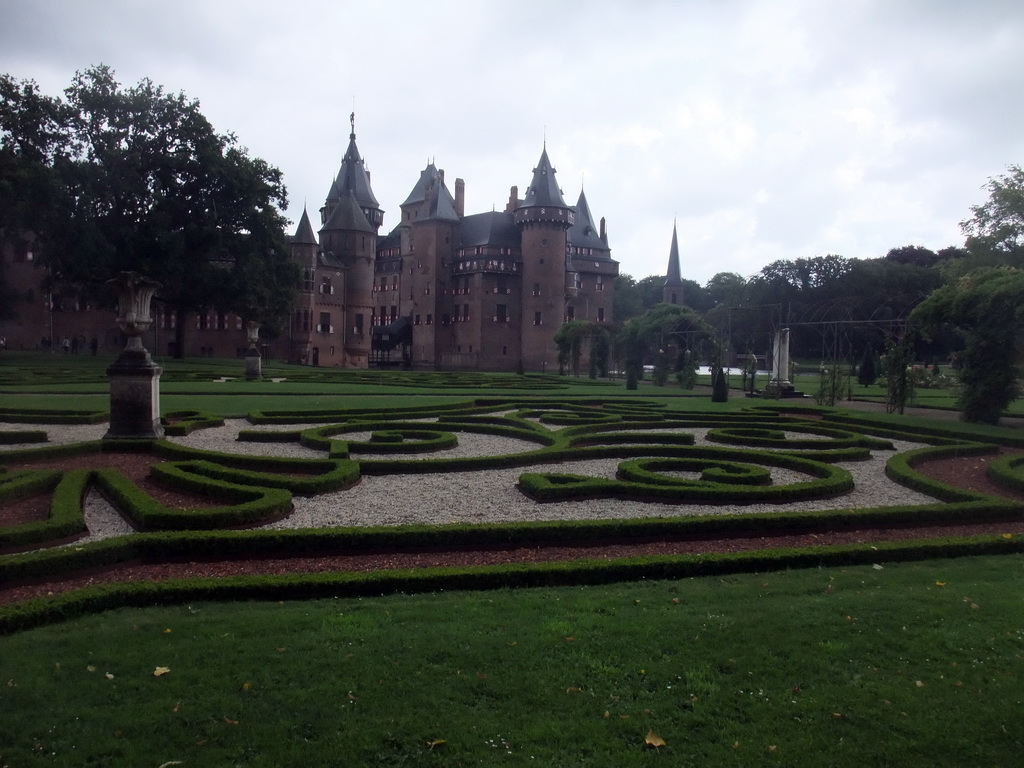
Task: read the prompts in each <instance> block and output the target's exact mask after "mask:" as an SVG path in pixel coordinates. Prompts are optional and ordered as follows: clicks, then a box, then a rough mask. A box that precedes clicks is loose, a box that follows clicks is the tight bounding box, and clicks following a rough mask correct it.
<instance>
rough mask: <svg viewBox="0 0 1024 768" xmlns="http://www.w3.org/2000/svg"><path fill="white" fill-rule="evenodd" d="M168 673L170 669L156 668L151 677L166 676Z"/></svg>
mask: <svg viewBox="0 0 1024 768" xmlns="http://www.w3.org/2000/svg"><path fill="white" fill-rule="evenodd" d="M170 671H171V668H170V667H157V668H156V669H154V670H153V677H160V676H161V675H166V674H167V673H168V672H170Z"/></svg>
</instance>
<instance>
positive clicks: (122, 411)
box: [103, 272, 164, 440]
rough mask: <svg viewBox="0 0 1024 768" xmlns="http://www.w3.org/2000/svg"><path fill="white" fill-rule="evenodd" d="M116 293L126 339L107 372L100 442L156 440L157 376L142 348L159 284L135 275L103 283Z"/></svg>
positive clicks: (119, 322) (158, 370) (157, 369)
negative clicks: (105, 424) (106, 423)
mask: <svg viewBox="0 0 1024 768" xmlns="http://www.w3.org/2000/svg"><path fill="white" fill-rule="evenodd" d="M107 284H108V285H110V286H111V287H113V288H114V290H115V291H116V292H117V325H118V327H119V328H120V329H121V331H122V332H123V333H124V334H125V335H126V336H127V337H128V343H127V344H125V347H124V349H123V350H121V354H120V355H118V357H117V359H116V360H115V361H114V362H113V363H112V364H111V365H110V367H109V368H107V376H109V377H110V428H109V429H108V430H107V434H105V435H104V436H103V439H104V440H116V439H127V438H153V439H155V438H160V437H163V436H164V428H163V426H162V425H161V424H160V374H161V373H162V372H163V369H162V368H160V366H159V365H157V364H156V363H154V362H153V358H151V357H150V356H149V352H147V351H146V348H145V347H143V346H142V334H143V333H145V332H146V330H147V329H148V328H149V326H150V325H151V324H152V322H153V318H152V317H151V316H150V314H149V304H150V301H152V299H153V295H154V294H155V293H156V289H157V288H159V287H160V284H159V283H157V282H155V281H153V280H150V279H149V278H147V277H143V276H142V275H140V274H139V273H138V272H122V273H121V274H120V275H119V276H118V277H116V278H115V279H113V280H110V281H108V283H107Z"/></svg>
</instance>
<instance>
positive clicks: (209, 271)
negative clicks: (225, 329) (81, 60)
mask: <svg viewBox="0 0 1024 768" xmlns="http://www.w3.org/2000/svg"><path fill="white" fill-rule="evenodd" d="M4 84H5V89H4V92H3V102H2V103H0V114H2V117H0V128H2V130H3V134H4V135H3V140H4V142H5V146H6V145H10V146H13V147H18V146H22V145H29V146H33V145H34V144H40V143H42V142H41V141H40V140H36V139H34V138H33V137H34V136H36V135H37V134H41V135H43V136H46V135H47V130H49V128H50V127H54V128H55V129H54V130H53V131H52V133H53V139H52V141H51V143H50V148H49V151H48V152H41V153H38V152H37V153H36V155H35V156H33V157H32V158H30V160H31V163H32V164H33V165H34V166H35V167H36V168H37V169H40V168H41V169H43V171H45V173H44V175H45V177H46V178H47V179H48V181H49V184H50V186H49V190H50V192H51V196H50V203H49V204H48V205H44V206H43V207H42V212H41V215H40V217H39V218H40V219H41V220H39V221H37V222H35V225H34V229H35V230H36V232H37V233H38V234H39V235H40V237H41V239H42V246H43V247H42V255H43V258H45V259H46V260H47V262H48V264H49V266H50V269H51V273H52V274H53V275H54V277H55V279H57V280H59V281H62V282H64V283H68V284H73V285H76V286H79V287H80V288H81V289H82V290H85V291H89V292H97V291H98V290H100V289H101V286H103V285H104V283H105V282H106V280H108V279H110V278H111V277H113V276H114V275H116V274H117V273H118V272H119V271H121V270H134V271H138V272H142V273H144V274H145V275H147V276H148V277H151V278H152V279H154V280H157V281H158V282H160V283H161V285H162V287H161V289H160V292H159V294H158V299H159V300H161V301H163V302H165V304H166V305H167V306H168V307H169V308H170V309H171V310H173V311H174V312H176V313H177V314H178V315H179V317H178V322H177V324H176V328H177V333H178V339H177V342H178V343H177V344H176V350H177V354H178V355H179V356H180V355H181V354H183V352H184V347H185V345H184V343H183V342H184V336H183V334H184V332H185V328H186V327H187V323H185V322H183V320H184V315H185V314H187V313H189V312H193V311H196V310H206V309H210V308H216V309H219V310H222V311H234V312H237V313H239V314H240V315H242V316H243V317H244V318H245V319H247V320H253V321H256V322H258V323H261V324H273V323H274V322H275V321H276V320H278V319H280V318H281V317H282V315H283V313H284V312H285V311H286V309H287V306H288V305H289V303H290V301H291V298H292V296H293V294H294V290H295V287H296V284H297V274H296V270H295V268H294V266H293V265H292V263H291V262H290V260H289V258H288V252H287V247H286V243H285V240H284V225H285V223H286V222H285V220H284V218H283V216H282V214H281V210H282V209H283V208H284V207H285V205H286V204H287V198H286V192H285V188H284V185H283V183H282V180H281V172H280V171H279V170H278V169H277V168H274V167H273V166H271V165H269V164H267V163H266V162H264V161H263V160H261V159H259V158H252V157H250V156H249V155H248V152H247V151H246V150H245V149H244V148H242V147H240V146H239V145H238V141H237V139H236V137H235V136H234V135H233V134H230V133H227V134H224V133H217V132H216V131H215V130H214V129H213V127H212V126H211V125H210V123H209V121H208V120H207V119H206V118H205V117H204V116H203V114H202V113H201V112H200V109H199V103H198V102H197V101H195V100H193V99H189V98H187V97H186V96H185V95H184V94H182V93H177V94H170V93H167V92H165V91H164V89H163V88H162V87H161V86H158V85H155V84H153V83H152V82H151V81H150V80H142V81H140V82H139V83H138V84H137V85H135V86H132V87H127V88H126V87H122V86H121V84H120V83H119V82H118V81H117V79H116V77H115V75H114V72H113V70H111V69H110V68H109V67H106V66H98V67H93V68H91V69H88V70H85V71H84V72H79V73H77V74H76V75H75V77H74V80H73V82H72V84H71V86H70V87H69V88H67V89H66V90H65V94H64V98H63V99H49V98H47V97H42V96H40V95H39V94H38V91H37V90H36V89H35V88H34V85H33V84H30V83H20V84H18V83H14V81H12V80H11V79H10V78H6V79H5V81H4ZM39 105H41V106H39ZM33 109H35V111H36V112H38V113H39V114H40V116H41V117H40V119H41V120H42V121H44V122H45V121H49V122H48V123H46V125H45V126H44V127H46V129H47V130H43V128H40V127H38V126H37V125H36V123H35V122H34V121H33V120H32V119H29V118H30V116H31V114H32V110H33ZM26 115H27V116H28V117H26ZM18 116H22V117H21V118H20V119H17V118H18ZM51 116H52V117H51ZM22 154H23V155H24V153H22Z"/></svg>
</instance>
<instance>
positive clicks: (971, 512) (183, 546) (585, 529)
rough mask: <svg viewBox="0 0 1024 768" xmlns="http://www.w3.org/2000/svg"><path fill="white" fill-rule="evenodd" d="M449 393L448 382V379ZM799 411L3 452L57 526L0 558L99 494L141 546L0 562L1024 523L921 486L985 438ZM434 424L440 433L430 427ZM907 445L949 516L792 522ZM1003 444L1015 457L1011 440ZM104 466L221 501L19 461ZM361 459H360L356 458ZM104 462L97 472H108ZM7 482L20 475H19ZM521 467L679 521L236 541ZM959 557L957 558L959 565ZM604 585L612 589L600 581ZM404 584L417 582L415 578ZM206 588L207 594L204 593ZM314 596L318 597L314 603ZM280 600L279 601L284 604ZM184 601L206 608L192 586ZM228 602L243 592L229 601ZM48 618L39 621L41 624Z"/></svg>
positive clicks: (355, 424)
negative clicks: (107, 455) (310, 455)
mask: <svg viewBox="0 0 1024 768" xmlns="http://www.w3.org/2000/svg"><path fill="white" fill-rule="evenodd" d="M438 381H444V378H443V377H441V378H439V379H438ZM795 410H796V409H794V408H793V407H789V408H784V407H783V406H777V407H773V406H764V405H758V406H757V407H755V408H752V409H749V410H745V411H742V412H683V411H672V410H671V409H669V408H667V407H666V403H665V402H655V401H648V400H638V399H622V400H607V399H606V400H602V401H595V400H586V399H579V400H558V399H554V398H551V397H543V398H522V397H518V398H501V397H496V398H495V397H492V398H478V399H476V400H474V401H471V402H463V403H452V404H450V405H445V406H430V407H411V408H399V409H383V408H361V409H346V410H331V409H320V410H307V411H301V410H296V411H266V412H259V413H253V414H250V416H249V421H250V422H251V424H252V425H253V428H252V429H246V430H242V431H241V432H240V433H239V434H238V439H239V440H240V441H247V442H264V443H266V444H267V445H268V448H267V453H273V451H274V449H273V448H272V447H270V446H271V445H272V444H274V443H297V444H301V445H303V446H306V447H307V448H312V449H314V450H316V451H319V452H320V453H321V454H322V458H316V459H289V458H280V457H275V456H251V455H244V454H238V453H227V452H214V451H207V450H200V449H197V448H193V447H189V446H186V445H182V444H180V443H176V442H173V441H171V440H159V441H146V440H142V441H117V442H116V445H112V444H108V443H104V442H103V441H94V442H88V443H81V444H77V445H47V446H45V447H40V448H21V449H15V450H5V451H3V452H0V463H2V464H4V467H0V504H2V503H3V502H4V501H5V500H14V499H18V498H23V497H25V496H27V495H34V494H49V495H50V512H49V516H48V518H47V519H46V520H42V521H37V522H32V523H27V524H23V525H19V526H8V527H0V548H2V549H6V550H8V551H12V550H13V549H15V548H24V547H28V546H39V545H41V544H46V543H52V542H56V541H59V540H66V539H67V538H68V537H71V536H75V535H77V534H79V533H81V532H83V531H84V530H85V522H84V519H83V513H82V499H83V496H84V494H85V493H86V490H87V489H88V488H89V487H90V486H92V487H95V488H98V489H100V490H101V492H102V493H104V495H106V496H107V497H108V498H109V499H110V500H111V501H112V502H113V503H114V504H115V506H116V507H117V508H118V509H119V510H120V511H121V512H122V514H124V515H125V516H126V517H128V518H129V519H130V520H131V521H132V522H133V524H134V525H135V526H137V527H138V528H139V529H140V531H141V532H140V533H137V534H134V535H131V536H123V537H118V538H115V539H109V540H103V541H96V542H91V543H83V544H81V545H80V546H76V547H73V548H62V549H52V550H46V549H42V550H38V551H34V552H27V553H23V554H8V555H0V584H2V583H3V582H5V581H8V582H9V581H11V580H17V579H23V578H33V577H39V576H45V575H52V574H55V573H61V572H72V571H74V570H76V569H81V568H94V567H104V566H105V565H110V564H114V563H117V562H125V561H127V560H131V559H135V558H140V557H141V558H143V559H145V560H153V561H159V560H161V559H166V558H175V557H243V556H244V557H252V556H256V557H270V556H289V555H295V554H308V553H310V552H337V551H352V550H357V551H370V550H374V549H375V548H408V547H424V546H429V547H459V546H476V547H482V546H505V545H511V544H519V545H527V546H535V545H539V544H543V543H550V542H579V541H606V540H608V539H615V540H629V539H633V538H645V537H651V536H691V535H703V536H721V535H754V534H757V535H763V533H764V532H765V531H783V530H794V529H798V530H829V529H832V528H834V527H836V526H856V527H864V526H872V525H901V524H925V523H939V522H944V523H953V522H973V521H995V520H1020V519H1021V517H1022V505H1021V504H1019V503H1016V502H1012V501H1008V500H1005V499H996V498H993V497H990V496H986V495H983V494H979V493H976V492H972V491H966V490H963V489H960V488H954V487H950V486H946V485H943V484H941V483H938V482H936V481H934V480H931V479H930V478H928V477H926V476H925V475H923V474H921V473H920V472H918V471H917V470H916V468H915V467H916V466H918V465H919V464H920V463H921V462H924V461H928V460H930V459H933V458H937V457H942V456H953V455H959V456H963V455H971V454H979V455H980V454H991V453H995V452H997V451H998V445H996V444H995V443H992V442H980V441H978V440H977V439H972V438H973V437H974V436H973V435H971V434H970V431H969V430H966V429H965V428H963V427H961V426H958V425H950V426H949V427H948V428H938V427H934V426H928V427H909V426H906V425H905V424H904V423H901V422H899V421H897V420H893V419H889V420H880V419H878V418H875V417H865V418H859V417H857V416H850V415H848V414H841V413H836V412H834V411H829V410H827V409H805V410H813V411H814V415H815V417H816V419H815V420H813V421H812V420H809V419H805V418H801V417H800V415H799V414H797V413H796V412H795ZM47 414H48V415H46V416H45V417H44V415H43V414H41V413H39V412H31V413H29V412H19V413H12V412H11V411H7V412H2V411H0V421H13V422H16V423H25V424H33V423H35V424H40V423H47V422H48V421H49V419H53V420H54V422H52V423H56V422H58V421H59V420H60V419H61V418H64V419H66V420H67V421H76V423H81V422H82V421H85V420H95V414H85V413H83V412H68V413H64V414H59V413H56V412H47ZM171 419H172V423H171V424H169V425H168V429H167V431H168V434H169V435H172V436H173V435H175V434H177V435H187V434H188V433H190V432H192V431H194V430H196V429H202V428H205V427H210V426H218V425H220V424H222V423H223V422H222V421H221V420H220V419H219V418H218V417H216V416H211V415H210V414H203V413H200V412H198V411H183V412H178V413H175V414H172V415H171ZM427 419H431V420H433V421H424V420H427ZM19 420H20V421H19ZM311 423H312V424H320V425H321V426H317V427H313V428H308V429H302V428H301V427H298V426H297V427H296V428H295V429H292V430H288V429H285V430H265V429H260V427H261V426H262V425H271V424H273V425H284V426H287V425H289V424H294V425H308V424H311ZM698 430H700V431H701V432H702V433H705V434H706V436H707V439H708V440H709V441H712V442H717V443H719V445H718V446H708V445H696V444H695V434H696V433H697V431H698ZM37 432H42V431H40V430H37ZM356 433H369V434H370V438H369V439H368V440H359V441H353V440H349V439H346V436H348V435H353V434H356ZM463 433H476V434H485V435H496V436H503V437H508V438H514V439H517V440H523V441H526V442H527V443H528V444H530V445H529V446H528V447H527V448H525V449H523V450H519V451H518V452H516V453H509V454H505V455H493V456H458V455H456V456H450V455H447V453H448V452H450V450H451V449H453V448H456V447H457V446H458V445H459V444H460V442H459V436H460V434H463ZM8 434H10V433H8ZM794 435H796V436H795V437H794ZM43 436H44V437H45V434H44V435H43ZM894 440H904V441H910V442H915V443H918V444H920V445H923V446H925V447H921V448H918V449H915V450H912V451H906V452H902V453H895V454H894V455H892V456H890V457H889V458H888V461H887V463H886V474H887V475H888V476H889V477H890V478H891V479H893V480H894V481H896V482H898V483H901V484H903V485H906V486H908V487H911V488H914V489H916V490H919V491H921V492H923V493H926V494H928V495H930V496H932V497H933V498H935V499H937V501H936V502H934V503H928V504H923V505H917V506H913V507H896V506H893V507H880V508H876V509H845V510H844V509H840V510H830V511H822V512H793V511H787V510H786V508H785V504H786V503H787V502H790V501H795V500H798V499H815V498H823V497H831V496H836V495H837V494H842V493H844V492H846V491H848V490H849V489H850V488H852V487H853V479H852V476H851V473H850V472H849V471H848V470H847V469H845V468H843V467H841V466H837V465H838V464H840V463H843V462H853V461H859V460H863V459H866V458H869V457H870V456H871V453H872V451H892V450H894V445H893V442H892V441H894ZM1008 444H1015V443H1014V442H1013V441H1012V440H1008ZM726 446H728V447H726ZM107 450H118V451H125V450H131V451H137V452H140V453H146V454H150V455H151V456H152V461H153V466H152V468H151V476H152V478H153V479H154V481H156V482H159V483H161V484H164V485H167V486H169V487H172V488H176V489H179V490H182V491H187V492H189V493H194V494H200V495H202V496H204V497H206V498H207V499H208V500H209V501H208V503H207V504H204V505H199V506H197V508H195V509H178V508H169V507H165V506H163V505H161V504H159V503H158V502H157V501H156V500H155V499H153V498H152V497H150V496H149V495H148V494H146V493H145V492H144V491H143V490H141V489H140V488H139V487H138V486H137V485H136V484H135V483H133V482H132V481H130V480H129V479H128V478H126V477H125V476H123V475H121V474H120V473H118V472H116V471H114V470H112V469H104V468H99V469H94V470H74V471H67V472H63V473H62V472H59V471H57V470H38V469H32V468H31V465H30V464H24V465H23V466H21V464H22V463H23V462H30V461H32V460H35V459H44V458H45V459H53V458H59V457H64V456H75V455H85V454H100V455H102V453H103V452H104V451H107ZM415 453H419V454H422V455H421V456H419V457H416V458H413V457H411V456H408V455H406V454H415ZM353 455H354V456H355V457H356V458H354V459H353V458H350V456H353ZM588 458H593V459H598V458H601V459H609V458H610V459H619V460H620V462H619V469H618V475H617V477H616V479H613V480H612V479H605V478H596V477H588V476H583V475H573V474H564V473H560V472H551V473H545V472H538V471H536V470H531V469H530V468H532V467H542V466H543V465H545V464H551V463H560V462H564V461H567V460H578V459H588ZM98 463H99V464H102V457H100V460H99V462H98ZM7 466H10V467H11V469H12V471H6V469H5V468H6V467H7ZM1022 466H1024V457H1021V456H1010V457H1004V458H999V459H996V460H994V461H993V462H992V463H991V464H990V465H989V472H990V475H991V476H992V477H993V478H994V479H995V480H996V481H997V482H999V483H1001V484H1003V485H1004V486H1005V487H1010V488H1015V489H1017V490H1024V479H1022V473H1021V467H1022ZM512 467H515V468H520V467H521V468H523V469H524V470H526V471H524V472H523V473H522V474H521V475H520V487H521V489H522V490H523V492H525V493H527V494H528V495H529V496H531V497H532V498H535V499H537V500H540V501H572V500H576V499H585V498H593V497H616V498H629V499H639V500H643V501H647V502H651V503H660V504H666V503H668V504H674V505H676V506H675V508H674V510H673V511H672V512H671V513H668V512H665V511H661V513H660V515H659V514H657V513H652V515H651V517H649V518H643V519H637V518H632V519H627V520H581V521H572V522H569V523H565V522H561V523H554V522H543V521H540V522H530V523H507V524H477V525H468V524H465V525H443V526H395V527H381V528H358V529H355V528H352V529H344V528H334V529H322V530H312V529H310V530H292V531H287V530H272V529H259V528H253V529H252V530H224V529H226V528H237V527H240V526H249V527H253V526H260V525H261V524H263V523H265V522H266V521H268V520H273V519H276V518H279V517H281V516H282V515H287V514H288V513H289V510H290V509H291V507H292V499H293V495H308V496H312V495H318V494H323V493H328V492H339V491H343V490H344V489H345V488H348V487H349V486H352V485H354V484H355V483H358V482H359V479H360V477H361V476H362V475H380V474H391V473H403V474H412V473H447V472H455V471H473V470H481V469H498V468H512ZM775 467H779V468H785V469H789V470H792V471H796V472H800V473H802V474H804V475H806V476H807V477H808V479H807V480H805V481H797V482H791V483H773V482H771V472H770V470H771V468H775ZM673 472H695V473H699V477H697V476H694V477H692V478H685V477H674V476H672V475H670V474H666V473H673ZM339 498H343V497H339ZM752 502H771V503H775V504H777V505H778V507H777V510H778V511H772V512H762V513H760V514H758V515H757V516H751V515H744V514H742V513H736V514H724V515H714V516H700V515H690V514H687V512H688V509H687V507H686V505H687V504H744V503H752ZM666 515H667V516H666ZM911 548H912V547H911ZM955 549H956V547H952V549H951V550H950V551H953V550H955ZM773 557H774V555H773ZM755 560H756V558H754V559H750V558H748V559H747V560H744V562H746V563H747V564H748V565H749V564H750V563H752V562H754V561H755ZM702 562H705V560H702ZM737 562H738V561H737ZM757 562H761V561H760V560H757ZM780 562H781V561H780ZM788 562H796V561H795V560H791V561H788ZM573 567H574V566H571V565H566V566H557V567H554V570H555V571H558V572H562V569H568V571H572V569H573ZM659 567H660V566H659ZM599 570H600V569H599ZM626 570H627V571H629V572H630V573H633V572H634V571H635V573H648V572H650V571H649V569H647V568H646V566H645V567H644V568H639V569H632V566H630V567H629V568H627V569H626ZM514 571H515V572H518V571H516V569H514V568H513V569H504V570H502V571H501V573H502V574H503V578H510V576H509V575H510V574H511V573H512V572H514ZM475 572H479V571H475ZM616 572H617V573H618V571H616ZM595 573H598V571H595ZM600 573H602V574H604V572H603V571H600ZM609 573H610V571H609ZM620 575H621V574H620ZM606 577H608V578H613V577H611V576H607V575H606V574H605V575H598V576H594V578H606ZM410 578H413V577H410ZM438 578H439V582H438V583H441V582H443V583H445V584H453V583H455V582H454V581H452V580H451V578H450V572H448V571H446V572H445V575H443V576H440V577H438ZM467 578H468V582H471V583H476V582H474V578H475V577H467ZM544 578H547V577H544ZM572 578H576V577H575V576H574V577H572ZM588 578H589V577H588ZM614 578H617V577H614ZM298 581H302V580H301V579H300V580H298ZM312 581H316V579H312ZM312 581H311V583H312ZM369 581H373V580H372V579H370V580H368V583H369ZM456 581H457V580H456ZM485 581H486V579H485ZM254 583H258V584H260V585H263V584H269V583H271V582H270V581H267V580H262V581H261V580H256V582H254ZM403 583H406V584H409V583H411V582H410V581H408V580H406V581H405V582H403ZM196 588H197V589H199V587H198V586H197V587H196ZM204 588H205V587H204ZM318 588H319V587H311V589H314V591H315V589H318ZM139 589H140V590H142V591H146V590H149V589H150V587H148V586H140V587H139ZM258 589H263V587H262V586H260V587H259V588H258ZM268 589H271V591H273V590H274V589H276V588H275V587H268ZM114 591H117V590H114ZM128 591H130V590H128ZM172 591H173V590H172ZM123 592H124V590H121V591H120V592H118V593H119V594H121V593H123ZM180 593H181V594H186V593H188V594H196V593H195V592H191V593H190V592H189V591H188V589H186V588H183V589H182V591H181V592H180ZM227 593H230V594H233V595H239V594H242V593H241V592H237V591H235V592H233V591H231V590H230V589H228V590H227ZM133 594H135V593H133ZM138 594H141V592H139V593H138ZM175 594H179V592H175ZM118 599H121V598H118ZM124 599H135V598H124ZM68 601H69V604H76V605H77V603H75V600H74V599H73V598H68ZM99 603H104V600H99V601H98V603H97V604H99ZM104 604H105V603H104ZM73 610H78V609H77V608H75V609H73ZM45 613H46V611H42V612H40V613H38V615H43V614H45ZM10 615H13V614H10V613H9V612H8V613H5V612H3V611H0V631H2V630H3V626H2V625H3V621H4V620H5V619H4V618H3V617H4V616H8V617H9V616H10ZM33 615H36V614H33ZM33 620H35V619H33Z"/></svg>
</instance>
